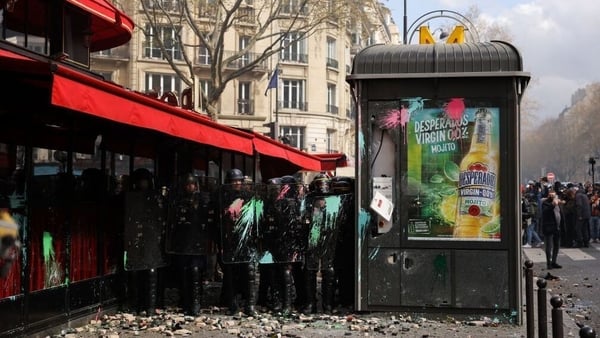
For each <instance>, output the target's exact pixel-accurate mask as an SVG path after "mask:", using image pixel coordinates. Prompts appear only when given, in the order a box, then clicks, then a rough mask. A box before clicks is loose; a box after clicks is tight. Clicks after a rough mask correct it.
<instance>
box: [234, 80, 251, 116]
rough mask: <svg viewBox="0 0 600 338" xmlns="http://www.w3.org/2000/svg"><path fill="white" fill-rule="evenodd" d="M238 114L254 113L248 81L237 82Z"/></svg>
mask: <svg viewBox="0 0 600 338" xmlns="http://www.w3.org/2000/svg"><path fill="white" fill-rule="evenodd" d="M238 114H239V115H254V111H253V110H252V100H251V98H250V82H240V83H239V84H238Z"/></svg>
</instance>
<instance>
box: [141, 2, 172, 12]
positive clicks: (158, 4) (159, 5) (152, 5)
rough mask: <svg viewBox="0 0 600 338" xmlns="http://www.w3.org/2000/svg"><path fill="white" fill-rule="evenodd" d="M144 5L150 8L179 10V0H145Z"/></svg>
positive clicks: (168, 10) (170, 10) (169, 10)
mask: <svg viewBox="0 0 600 338" xmlns="http://www.w3.org/2000/svg"><path fill="white" fill-rule="evenodd" d="M144 5H145V6H146V8H148V9H154V10H165V11H167V12H178V11H179V4H178V0H144Z"/></svg>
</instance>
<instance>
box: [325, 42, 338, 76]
mask: <svg viewBox="0 0 600 338" xmlns="http://www.w3.org/2000/svg"><path fill="white" fill-rule="evenodd" d="M335 45H336V41H335V39H333V38H329V37H328V38H327V67H331V68H335V69H337V68H338V60H337V52H336V48H335Z"/></svg>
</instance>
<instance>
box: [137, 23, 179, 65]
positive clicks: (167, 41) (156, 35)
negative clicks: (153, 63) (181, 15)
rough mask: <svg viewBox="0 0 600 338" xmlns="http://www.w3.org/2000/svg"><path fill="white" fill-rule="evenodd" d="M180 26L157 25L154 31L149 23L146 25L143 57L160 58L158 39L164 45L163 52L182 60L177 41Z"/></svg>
mask: <svg viewBox="0 0 600 338" xmlns="http://www.w3.org/2000/svg"><path fill="white" fill-rule="evenodd" d="M180 30H181V27H177V26H175V27H173V26H159V27H156V31H155V30H154V28H152V26H151V25H149V24H148V25H146V34H147V35H146V41H145V42H144V57H147V58H162V57H163V55H162V53H161V50H160V47H159V43H158V40H159V39H160V40H161V41H162V42H163V44H164V46H165V52H166V53H168V55H169V56H170V57H171V58H172V59H174V60H182V56H181V50H180V49H179V42H178V41H177V33H176V32H178V31H180Z"/></svg>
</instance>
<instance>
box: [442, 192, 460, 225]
mask: <svg viewBox="0 0 600 338" xmlns="http://www.w3.org/2000/svg"><path fill="white" fill-rule="evenodd" d="M456 198H457V196H456V195H450V196H445V197H444V199H443V200H442V203H440V206H439V208H440V210H439V211H440V214H441V215H442V217H443V218H444V220H446V222H448V223H450V224H454V223H455V222H456Z"/></svg>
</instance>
